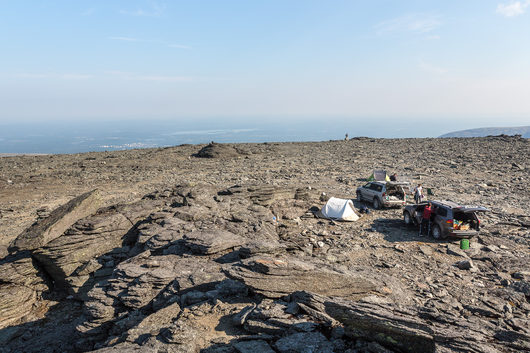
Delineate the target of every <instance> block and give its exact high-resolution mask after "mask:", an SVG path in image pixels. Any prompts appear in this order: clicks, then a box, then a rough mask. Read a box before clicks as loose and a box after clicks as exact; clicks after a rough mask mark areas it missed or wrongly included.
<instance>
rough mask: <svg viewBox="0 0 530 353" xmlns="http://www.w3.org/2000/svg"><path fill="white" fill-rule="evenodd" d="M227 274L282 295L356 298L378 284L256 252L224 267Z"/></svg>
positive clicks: (271, 294) (272, 295)
mask: <svg viewBox="0 0 530 353" xmlns="http://www.w3.org/2000/svg"><path fill="white" fill-rule="evenodd" d="M227 274H228V276H229V277H231V278H233V279H236V280H239V281H242V282H244V283H245V284H246V285H247V286H248V287H250V288H252V289H253V290H254V291H255V292H257V293H260V294H262V295H264V296H266V297H269V298H281V297H284V296H286V295H289V294H290V293H292V292H295V291H301V290H306V291H311V292H313V293H318V294H321V295H329V296H336V297H343V298H348V299H352V300H356V299H359V298H362V297H364V296H367V295H369V294H373V293H376V292H379V286H378V285H377V284H376V283H374V282H372V281H369V280H368V279H366V278H363V277H361V276H357V275H355V274H346V273H339V272H336V271H332V270H328V269H324V268H319V267H318V266H316V265H315V264H309V263H306V262H302V261H299V260H294V259H290V258H285V257H279V258H273V257H264V256H258V257H253V258H249V259H246V260H243V261H241V262H240V263H237V264H235V265H232V266H230V267H229V268H228V269H227Z"/></svg>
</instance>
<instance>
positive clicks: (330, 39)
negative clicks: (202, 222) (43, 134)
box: [0, 0, 530, 130]
mask: <svg viewBox="0 0 530 353" xmlns="http://www.w3.org/2000/svg"><path fill="white" fill-rule="evenodd" d="M0 48H1V49H0V122H13V121H26V120H27V121H35V120H45V119H75V120H84V119H109V118H131V117H134V118H190V117H192V118H198V117H216V116H222V117H240V118H242V117H245V118H246V117H264V116H275V117H290V118H292V119H295V118H296V117H305V116H320V115H322V116H338V117H340V116H342V117H348V118H363V117H374V118H389V117H399V118H404V117H410V118H411V119H418V118H436V117H440V116H443V117H451V118H452V119H453V120H452V121H460V122H462V124H463V125H462V126H463V127H469V126H473V125H481V126H488V125H528V124H529V121H530V98H529V97H530V0H524V1H511V0H501V1H490V0H466V1H462V0H458V1H440V0H437V1H428V0H421V1H419V0H418V1H395V0H385V1H376V0H374V1H366V0H363V1H354V0H347V1H346V0H344V1H340V0H326V1H324V0H322V1H311V0H299V1H294V0H278V1H275V0H262V1H258V0H256V1H249V0H241V1H235V0H234V1H230V0H224V1H220V0H201V1H192V0H190V1H141V0H138V1H134V0H129V1H123V0H122V1H120V0H114V1H111V0H104V1H81V0H79V1H71V0H68V1H66V0H64V1H59V0H56V1H54V0H45V1H38V0H34V1H24V0H16V1H15V0H12V1H5V0H4V1H2V0H0ZM499 119H501V121H499ZM457 129H458V128H455V129H449V130H457Z"/></svg>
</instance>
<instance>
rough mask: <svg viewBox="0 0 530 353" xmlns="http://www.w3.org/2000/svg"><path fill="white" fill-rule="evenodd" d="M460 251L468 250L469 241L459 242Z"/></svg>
mask: <svg viewBox="0 0 530 353" xmlns="http://www.w3.org/2000/svg"><path fill="white" fill-rule="evenodd" d="M460 249H462V250H467V249H469V239H462V240H460Z"/></svg>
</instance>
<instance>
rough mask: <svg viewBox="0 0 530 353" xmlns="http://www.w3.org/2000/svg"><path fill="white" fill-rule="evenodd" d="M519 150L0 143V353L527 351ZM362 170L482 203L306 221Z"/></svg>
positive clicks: (521, 146)
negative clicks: (474, 220)
mask: <svg viewBox="0 0 530 353" xmlns="http://www.w3.org/2000/svg"><path fill="white" fill-rule="evenodd" d="M529 156H530V143H529V140H528V139H526V138H522V137H520V136H505V135H503V136H490V137H484V138H443V139H440V138H434V139H372V138H365V137H359V138H353V139H350V140H345V141H327V142H306V143H262V144H217V143H212V144H209V145H182V146H175V147H167V148H158V149H140V150H127V151H114V152H97V153H96V152H93V153H83V154H73V155H66V154H65V155H33V156H29V155H27V156H24V155H21V156H7V157H2V158H0V352H2V353H3V352H5V353H7V352H99V353H108V352H160V353H162V352H203V353H251V352H266V353H267V352H271V353H274V352H276V353H313V352H314V353H317V352H322V353H332V352H348V353H353V352H373V353H390V352H485V353H486V352H487V353H494V352H522V351H530V231H529V227H530V212H529V209H530V192H529V187H528V185H529V183H530V163H529V161H530V158H529ZM374 169H385V170H387V171H388V172H389V173H394V172H395V173H397V174H398V176H399V178H400V179H406V180H409V181H410V182H411V183H412V184H417V183H422V184H423V185H424V187H427V188H431V189H432V191H433V192H434V195H432V196H429V197H430V198H431V199H438V200H452V201H455V202H457V203H460V204H474V205H482V206H486V207H487V208H489V209H490V210H491V211H490V212H487V213H485V214H484V215H481V232H480V234H479V235H478V236H476V237H474V238H472V239H471V241H470V248H469V249H467V250H461V249H460V247H459V241H458V240H457V239H446V240H435V239H433V238H430V237H420V236H419V235H418V230H417V229H416V228H413V227H408V226H406V225H405V224H404V222H403V220H402V209H400V208H392V209H383V210H373V209H371V212H370V213H368V214H362V216H361V218H360V219H359V220H358V221H356V222H338V221H334V220H329V219H322V218H318V217H317V215H318V213H317V212H316V211H318V210H319V209H320V208H321V207H322V206H323V205H324V204H325V202H326V200H327V198H329V197H332V196H334V197H339V198H347V199H354V198H355V190H356V188H357V186H360V185H362V184H363V183H364V180H365V178H367V177H368V176H369V175H370V174H371V173H372V170H374ZM410 199H412V198H410ZM354 204H355V206H356V207H359V206H360V203H359V202H357V201H354ZM368 206H369V205H368Z"/></svg>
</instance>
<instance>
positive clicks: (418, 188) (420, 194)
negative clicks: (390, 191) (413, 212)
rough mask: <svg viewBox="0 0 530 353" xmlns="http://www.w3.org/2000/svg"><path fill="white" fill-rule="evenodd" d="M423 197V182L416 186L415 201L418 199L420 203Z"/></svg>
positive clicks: (417, 201)
mask: <svg viewBox="0 0 530 353" xmlns="http://www.w3.org/2000/svg"><path fill="white" fill-rule="evenodd" d="M422 199H423V188H422V187H421V184H418V186H416V187H415V188H414V201H416V203H417V204H418V203H420V202H421V201H422Z"/></svg>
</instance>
